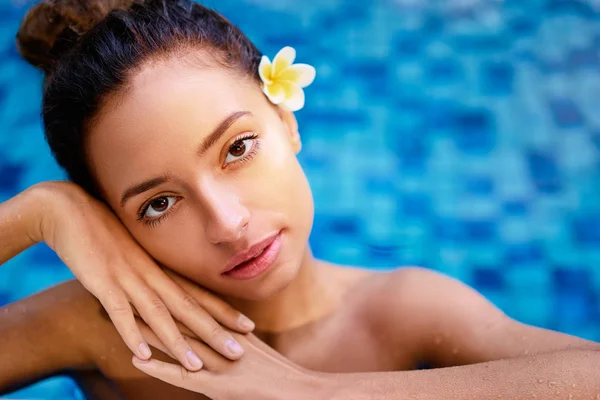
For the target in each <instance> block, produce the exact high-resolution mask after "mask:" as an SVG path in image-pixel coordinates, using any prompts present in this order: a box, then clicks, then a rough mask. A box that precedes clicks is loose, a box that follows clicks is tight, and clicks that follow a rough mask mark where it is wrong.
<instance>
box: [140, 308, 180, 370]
mask: <svg viewBox="0 0 600 400" xmlns="http://www.w3.org/2000/svg"><path fill="white" fill-rule="evenodd" d="M135 322H136V324H137V326H138V329H139V330H140V332H141V333H142V336H143V337H144V339H145V340H146V342H148V344H150V346H152V347H154V348H155V349H158V350H160V351H162V352H163V353H165V354H166V355H168V356H169V357H171V358H172V359H173V360H176V361H177V357H175V356H174V355H173V353H171V352H170V351H169V349H167V347H166V346H165V345H164V344H163V343H162V342H161V341H160V339H159V338H158V336H156V335H155V334H154V332H152V329H150V327H148V325H146V323H145V322H144V321H142V320H140V319H138V318H136V319H135Z"/></svg>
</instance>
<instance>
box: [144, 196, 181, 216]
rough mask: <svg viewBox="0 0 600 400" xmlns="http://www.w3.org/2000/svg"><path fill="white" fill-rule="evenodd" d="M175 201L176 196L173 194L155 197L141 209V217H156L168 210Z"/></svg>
mask: <svg viewBox="0 0 600 400" xmlns="http://www.w3.org/2000/svg"><path fill="white" fill-rule="evenodd" d="M176 201H177V198H176V197H175V196H163V197H157V198H156V199H154V200H152V201H151V202H150V203H149V204H148V206H147V207H146V209H145V210H144V211H143V217H146V218H158V217H160V216H161V215H163V214H164V213H166V212H167V211H169V209H170V208H171V207H172V206H173V204H175V202H176Z"/></svg>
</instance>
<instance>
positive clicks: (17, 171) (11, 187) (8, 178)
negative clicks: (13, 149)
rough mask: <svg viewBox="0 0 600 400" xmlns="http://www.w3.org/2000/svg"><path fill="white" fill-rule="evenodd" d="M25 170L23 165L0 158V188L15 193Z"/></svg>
mask: <svg viewBox="0 0 600 400" xmlns="http://www.w3.org/2000/svg"><path fill="white" fill-rule="evenodd" d="M24 172H25V166H24V165H19V164H12V163H9V162H6V161H5V162H2V160H0V190H2V191H7V192H9V193H15V192H17V191H18V189H19V182H20V181H21V179H22V176H23V174H24Z"/></svg>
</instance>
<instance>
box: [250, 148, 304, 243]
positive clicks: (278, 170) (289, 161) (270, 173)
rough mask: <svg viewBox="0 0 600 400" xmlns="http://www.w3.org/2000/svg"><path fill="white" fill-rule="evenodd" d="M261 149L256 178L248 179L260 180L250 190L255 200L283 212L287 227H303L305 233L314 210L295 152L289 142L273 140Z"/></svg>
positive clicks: (263, 205)
mask: <svg viewBox="0 0 600 400" xmlns="http://www.w3.org/2000/svg"><path fill="white" fill-rule="evenodd" d="M264 150H265V151H263V153H262V154H261V157H260V162H258V163H257V171H258V174H259V176H260V178H258V177H257V178H255V179H253V180H252V181H254V182H261V184H260V190H256V189H257V187H256V186H255V187H254V191H252V192H251V193H254V196H257V198H256V201H257V202H259V204H262V207H263V208H271V209H273V210H275V211H278V212H281V213H283V214H285V215H286V217H287V219H288V221H289V223H290V225H291V226H290V228H294V229H296V230H299V231H305V232H306V234H305V235H304V236H306V237H308V233H309V232H310V229H311V227H312V220H313V213H314V208H313V198H312V193H311V190H310V186H309V184H308V181H307V179H306V175H305V174H304V171H303V170H302V167H301V166H300V164H299V162H298V159H297V157H296V154H295V153H294V151H293V150H292V148H291V145H290V143H289V142H286V143H276V146H272V147H271V148H269V149H266V148H265V149H264ZM257 161H258V160H257ZM249 189H251V188H249Z"/></svg>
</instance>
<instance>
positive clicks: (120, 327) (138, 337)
mask: <svg viewBox="0 0 600 400" xmlns="http://www.w3.org/2000/svg"><path fill="white" fill-rule="evenodd" d="M99 292H100V293H101V294H102V296H97V297H98V299H99V300H100V303H101V304H102V307H104V309H105V310H106V312H107V313H108V316H109V318H110V320H111V321H112V323H113V325H114V326H115V328H116V329H117V332H119V335H120V336H121V338H122V339H123V341H124V342H125V345H126V346H127V347H128V348H129V349H130V350H131V352H132V353H133V354H135V355H136V356H137V357H139V358H140V359H142V360H147V359H149V358H150V357H152V351H150V347H148V343H147V342H146V341H145V340H144V337H143V336H142V334H141V332H140V330H139V328H138V327H137V325H136V323H135V318H134V315H133V310H132V309H131V305H130V304H129V300H128V299H127V297H126V296H125V294H124V293H123V291H122V290H121V289H120V288H118V287H116V286H113V287H111V286H108V287H107V288H106V289H104V290H100V291H99Z"/></svg>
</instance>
